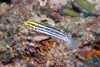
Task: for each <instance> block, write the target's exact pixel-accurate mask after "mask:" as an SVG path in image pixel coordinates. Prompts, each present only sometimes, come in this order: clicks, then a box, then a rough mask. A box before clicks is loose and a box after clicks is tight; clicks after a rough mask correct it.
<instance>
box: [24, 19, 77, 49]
mask: <svg viewBox="0 0 100 67" xmlns="http://www.w3.org/2000/svg"><path fill="white" fill-rule="evenodd" d="M25 25H26V26H28V27H30V28H32V29H33V30H34V31H37V32H40V33H44V34H47V35H50V36H53V37H56V38H59V39H61V40H63V41H65V42H67V43H69V45H70V46H71V47H72V48H73V49H75V48H77V46H78V41H77V40H76V39H74V38H71V37H69V36H68V35H67V34H65V33H63V32H61V31H60V30H58V29H56V28H54V27H50V26H48V25H45V24H42V23H39V22H36V21H26V22H25Z"/></svg>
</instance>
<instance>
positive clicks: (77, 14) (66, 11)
mask: <svg viewBox="0 0 100 67" xmlns="http://www.w3.org/2000/svg"><path fill="white" fill-rule="evenodd" d="M63 11H64V12H65V14H68V15H69V16H71V17H78V16H79V17H84V18H87V17H89V16H91V17H98V15H96V14H89V13H87V12H80V13H78V12H75V11H73V10H69V9H64V10H63Z"/></svg>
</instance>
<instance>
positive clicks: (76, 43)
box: [69, 39, 79, 49]
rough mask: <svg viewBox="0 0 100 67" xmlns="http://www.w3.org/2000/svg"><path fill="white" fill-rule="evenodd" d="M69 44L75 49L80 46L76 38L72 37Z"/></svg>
mask: <svg viewBox="0 0 100 67" xmlns="http://www.w3.org/2000/svg"><path fill="white" fill-rule="evenodd" d="M69 45H70V46H71V47H72V48H73V49H76V48H78V47H79V42H78V41H77V40H75V39H71V40H70V42H69Z"/></svg>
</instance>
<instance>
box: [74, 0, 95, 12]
mask: <svg viewBox="0 0 100 67" xmlns="http://www.w3.org/2000/svg"><path fill="white" fill-rule="evenodd" d="M75 2H77V4H78V5H80V6H81V7H82V8H83V9H85V10H86V11H88V12H90V13H94V10H95V7H94V6H93V5H92V4H91V3H89V2H88V1H86V0H75Z"/></svg>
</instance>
